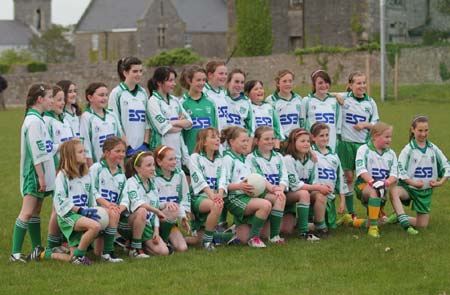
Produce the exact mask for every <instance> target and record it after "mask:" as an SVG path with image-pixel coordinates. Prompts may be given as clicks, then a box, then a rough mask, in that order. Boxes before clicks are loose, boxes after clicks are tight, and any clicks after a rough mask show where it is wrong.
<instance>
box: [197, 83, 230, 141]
mask: <svg viewBox="0 0 450 295" xmlns="http://www.w3.org/2000/svg"><path fill="white" fill-rule="evenodd" d="M203 92H204V93H205V94H206V95H207V97H208V99H210V100H211V101H212V102H213V103H214V105H215V106H216V115H217V119H218V124H217V125H218V126H217V129H218V130H219V133H220V132H221V131H222V129H223V128H224V127H226V126H227V119H228V103H227V100H226V99H225V96H226V92H225V90H224V89H223V88H222V87H219V89H218V90H215V89H214V88H213V87H212V86H211V85H210V84H208V83H206V84H205V88H203Z"/></svg>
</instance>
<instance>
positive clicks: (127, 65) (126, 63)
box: [117, 56, 142, 82]
mask: <svg viewBox="0 0 450 295" xmlns="http://www.w3.org/2000/svg"><path fill="white" fill-rule="evenodd" d="M141 64H142V61H141V60H140V59H139V58H137V57H134V56H128V57H124V58H121V59H119V61H118V62H117V74H118V75H119V78H120V81H122V82H123V81H125V75H124V74H123V72H124V71H125V72H128V71H129V70H130V69H131V66H133V65H141Z"/></svg>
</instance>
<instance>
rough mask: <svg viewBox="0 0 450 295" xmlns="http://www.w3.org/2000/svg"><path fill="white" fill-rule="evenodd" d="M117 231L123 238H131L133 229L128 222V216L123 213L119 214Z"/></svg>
mask: <svg viewBox="0 0 450 295" xmlns="http://www.w3.org/2000/svg"><path fill="white" fill-rule="evenodd" d="M117 231H118V232H119V234H120V235H121V236H122V237H123V238H124V239H125V240H131V238H132V237H133V231H132V229H131V226H130V224H129V223H128V217H127V216H125V215H124V214H122V215H120V220H119V226H118V227H117Z"/></svg>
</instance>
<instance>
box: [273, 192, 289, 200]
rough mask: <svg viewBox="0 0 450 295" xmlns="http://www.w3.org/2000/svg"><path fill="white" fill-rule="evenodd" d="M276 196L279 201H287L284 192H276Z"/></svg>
mask: <svg viewBox="0 0 450 295" xmlns="http://www.w3.org/2000/svg"><path fill="white" fill-rule="evenodd" d="M274 195H275V197H276V198H277V199H284V200H285V199H286V196H285V194H284V193H283V191H275V192H274Z"/></svg>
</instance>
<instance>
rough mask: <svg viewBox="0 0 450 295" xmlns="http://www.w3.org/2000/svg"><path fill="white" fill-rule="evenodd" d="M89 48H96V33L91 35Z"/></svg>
mask: <svg viewBox="0 0 450 295" xmlns="http://www.w3.org/2000/svg"><path fill="white" fill-rule="evenodd" d="M91 50H93V51H97V50H98V34H93V35H92V36H91Z"/></svg>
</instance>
